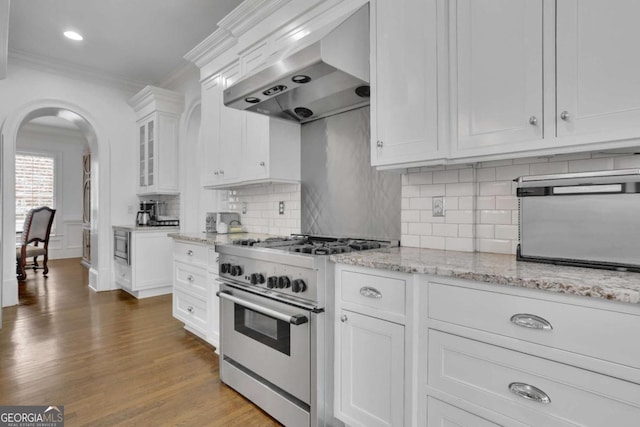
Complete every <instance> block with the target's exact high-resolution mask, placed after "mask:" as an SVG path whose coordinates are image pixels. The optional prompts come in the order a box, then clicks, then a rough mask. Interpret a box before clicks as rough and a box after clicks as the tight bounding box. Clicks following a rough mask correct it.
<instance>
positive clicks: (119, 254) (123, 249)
mask: <svg viewBox="0 0 640 427" xmlns="http://www.w3.org/2000/svg"><path fill="white" fill-rule="evenodd" d="M130 247H131V232H130V231H124V230H114V232H113V258H114V259H115V260H116V261H119V262H123V263H126V264H127V265H131V252H130Z"/></svg>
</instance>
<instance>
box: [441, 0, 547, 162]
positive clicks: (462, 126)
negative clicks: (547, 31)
mask: <svg viewBox="0 0 640 427" xmlns="http://www.w3.org/2000/svg"><path fill="white" fill-rule="evenodd" d="M542 3H543V0H531V1H514V0H454V1H452V2H451V3H450V11H449V16H450V37H451V39H450V45H449V46H450V49H451V53H450V81H451V94H450V95H451V97H450V102H451V142H452V143H451V155H452V157H457V156H470V155H474V154H481V155H486V154H490V153H494V152H504V150H505V147H507V150H511V151H512V150H515V149H516V147H518V146H521V147H523V148H527V147H530V145H531V142H532V141H537V140H540V139H542V129H543V108H542V107H543V88H542V71H543V70H542V20H543V14H542Z"/></svg>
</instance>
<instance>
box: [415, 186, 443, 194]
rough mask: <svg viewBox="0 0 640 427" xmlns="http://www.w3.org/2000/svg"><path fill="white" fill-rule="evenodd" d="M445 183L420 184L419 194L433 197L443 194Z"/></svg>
mask: <svg viewBox="0 0 640 427" xmlns="http://www.w3.org/2000/svg"><path fill="white" fill-rule="evenodd" d="M444 193H445V184H433V185H421V186H420V196H422V197H434V196H444Z"/></svg>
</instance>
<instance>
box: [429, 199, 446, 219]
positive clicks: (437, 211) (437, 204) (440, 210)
mask: <svg viewBox="0 0 640 427" xmlns="http://www.w3.org/2000/svg"><path fill="white" fill-rule="evenodd" d="M431 200H432V203H433V210H432V214H431V215H432V216H444V196H436V197H433V198H432V199H431Z"/></svg>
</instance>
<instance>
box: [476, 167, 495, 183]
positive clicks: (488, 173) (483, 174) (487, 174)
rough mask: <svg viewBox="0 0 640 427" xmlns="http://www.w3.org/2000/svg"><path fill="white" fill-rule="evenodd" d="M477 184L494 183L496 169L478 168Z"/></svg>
mask: <svg viewBox="0 0 640 427" xmlns="http://www.w3.org/2000/svg"><path fill="white" fill-rule="evenodd" d="M476 177H477V179H478V182H486V181H495V180H496V168H480V169H478V170H477V171H476Z"/></svg>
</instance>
